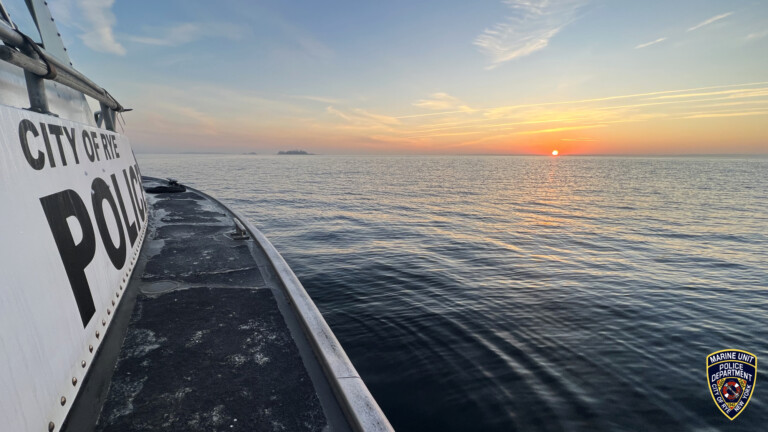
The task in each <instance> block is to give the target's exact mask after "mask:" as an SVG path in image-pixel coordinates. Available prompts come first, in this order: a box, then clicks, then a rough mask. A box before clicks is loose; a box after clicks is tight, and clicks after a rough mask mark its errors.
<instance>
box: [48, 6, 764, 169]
mask: <svg viewBox="0 0 768 432" xmlns="http://www.w3.org/2000/svg"><path fill="white" fill-rule="evenodd" d="M49 4H50V6H51V9H52V13H53V16H54V17H55V18H56V23H57V24H58V25H59V30H60V32H61V33H62V37H63V39H64V43H65V45H66V46H67V47H68V48H69V53H70V55H71V57H72V59H73V62H74V64H75V67H76V68H77V69H78V70H80V71H82V72H83V73H84V74H86V75H87V76H89V77H91V78H92V79H93V80H94V81H95V82H97V83H99V84H100V85H102V86H104V87H105V88H107V90H109V91H110V93H111V94H113V95H114V96H115V97H116V98H117V99H118V100H119V101H120V102H121V103H122V104H123V105H124V106H126V107H130V108H133V109H134V110H133V111H131V112H128V113H125V114H124V116H123V118H124V120H125V123H126V125H125V132H126V135H127V136H128V137H129V139H130V140H131V142H132V144H133V146H134V148H135V149H136V151H137V152H198V151H199V152H256V153H263V154H271V153H275V152H277V151H279V150H290V149H304V150H307V151H310V152H314V153H323V154H549V153H550V152H551V151H552V150H553V149H558V150H559V151H560V154H561V155H578V154H629V155H634V154H766V153H768V55H766V54H768V2H766V1H763V0H727V1H723V0H720V1H714V0H667V1H655V0H649V1H635V0H633V1H629V0H627V1H624V0H591V1H590V0H504V1H501V0H476V1H466V0H464V1H456V0H440V1H431V0H429V1H427V0H424V1H413V0H408V1H405V0H390V1H387V2H369V1H359V0H358V1H338V0H327V1H323V2H318V1H306V0H305V1H295V0H279V1H278V0H274V1H273V0H264V1H258V0H216V1H200V0H164V1H152V2H150V1H143V0H130V1H128V0H49Z"/></svg>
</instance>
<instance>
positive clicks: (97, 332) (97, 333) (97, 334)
mask: <svg viewBox="0 0 768 432" xmlns="http://www.w3.org/2000/svg"><path fill="white" fill-rule="evenodd" d="M99 334H100V333H99V331H98V330H96V339H98V338H99Z"/></svg>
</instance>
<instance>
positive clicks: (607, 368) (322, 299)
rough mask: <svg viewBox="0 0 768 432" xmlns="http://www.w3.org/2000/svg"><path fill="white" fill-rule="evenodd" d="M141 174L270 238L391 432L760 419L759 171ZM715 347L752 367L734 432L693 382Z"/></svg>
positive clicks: (552, 163) (765, 401) (308, 165)
mask: <svg viewBox="0 0 768 432" xmlns="http://www.w3.org/2000/svg"><path fill="white" fill-rule="evenodd" d="M139 162H140V164H141V167H142V171H143V173H144V174H145V175H155V176H164V177H165V176H171V177H175V178H178V179H180V180H181V181H182V182H184V183H187V184H189V185H192V186H195V187H197V188H200V189H203V190H204V191H206V192H208V193H210V194H212V195H214V196H216V197H218V198H220V199H222V200H223V201H224V202H226V203H228V204H230V205H231V206H233V207H234V208H236V209H237V210H239V211H241V212H243V213H244V214H245V215H246V216H247V217H248V218H250V220H251V221H252V222H253V223H254V224H255V225H256V226H257V227H259V228H260V229H261V230H262V231H263V232H264V233H265V234H266V235H267V236H268V237H269V238H270V240H271V241H272V242H273V243H274V244H275V246H276V247H277V248H278V250H280V251H281V253H282V254H283V255H284V257H285V258H286V260H287V261H288V263H289V264H290V265H291V267H292V268H293V270H294V271H295V273H296V274H297V275H298V277H299V279H301V281H302V282H303V284H304V286H305V287H306V289H307V290H308V291H309V293H310V294H311V295H312V297H313V299H314V300H315V302H316V303H317V305H318V307H319V308H320V310H321V311H322V312H323V315H324V316H325V318H326V320H327V321H328V323H329V324H330V326H331V328H332V329H333V330H334V332H335V333H336V335H337V337H338V338H339V340H340V341H341V342H342V344H343V345H344V348H345V349H346V351H347V353H348V354H349V356H350V358H351V359H352V361H353V363H354V364H355V366H356V367H357V369H358V371H359V372H360V373H361V375H362V377H363V379H364V380H365V382H366V383H367V384H368V386H369V388H370V389H371V392H372V393H373V395H374V396H375V397H376V399H377V400H378V402H379V403H380V404H381V406H382V408H383V410H384V411H385V413H386V414H387V416H388V417H389V419H390V421H391V422H392V424H393V426H395V428H396V429H398V430H399V431H426V430H430V431H468V430H489V431H490V430H494V431H512V430H522V431H541V430H577V431H582V430H583V431H590V432H593V431H602V430H605V431H614V430H633V431H634V430H675V431H678V430H726V429H727V430H765V424H766V423H768V410H766V408H767V407H768V383H766V380H765V377H766V376H765V374H764V373H763V372H762V371H763V370H764V369H763V368H764V366H761V364H762V363H760V362H762V361H765V360H768V159H751V160H750V159H715V158H712V159H707V158H698V159H697V158H679V159H678V158H565V157H561V158H550V157H541V158H538V157H330V156H210V155H205V156H197V155H194V156H190V155H186V156H155V155H139ZM725 348H740V349H744V350H747V351H750V352H752V353H754V354H756V355H757V356H758V358H759V363H758V369H759V370H760V372H759V373H758V379H757V382H758V383H757V385H756V391H755V394H754V397H752V399H751V402H750V404H749V406H748V408H747V409H746V410H745V412H744V414H743V415H741V416H740V417H739V418H737V419H736V420H735V421H733V422H730V421H729V420H727V419H726V418H725V416H723V415H722V414H721V413H720V412H719V411H718V410H717V408H716V407H715V404H714V402H713V401H712V397H711V396H710V394H709V393H708V383H707V378H706V372H705V357H706V355H707V354H708V353H710V352H713V351H717V350H720V349H725ZM764 359H765V360H764Z"/></svg>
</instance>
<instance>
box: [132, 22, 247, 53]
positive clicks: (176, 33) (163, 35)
mask: <svg viewBox="0 0 768 432" xmlns="http://www.w3.org/2000/svg"><path fill="white" fill-rule="evenodd" d="M248 32H249V29H248V28H246V27H244V26H239V25H237V24H233V23H222V22H209V23H195V22H187V23H180V24H176V25H173V26H170V27H156V28H151V29H148V33H150V34H151V36H136V35H131V36H126V37H125V38H126V39H127V40H130V41H132V42H137V43H142V44H147V45H158V46H171V47H175V46H179V45H184V44H188V43H190V42H195V41H197V40H200V39H203V38H223V39H229V40H239V39H242V38H244V37H245V36H247V35H248Z"/></svg>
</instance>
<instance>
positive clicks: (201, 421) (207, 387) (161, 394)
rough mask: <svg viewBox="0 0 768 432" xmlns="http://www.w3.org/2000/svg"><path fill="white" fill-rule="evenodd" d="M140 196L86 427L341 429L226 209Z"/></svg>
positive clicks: (186, 197) (181, 196)
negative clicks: (135, 244) (135, 250)
mask: <svg viewBox="0 0 768 432" xmlns="http://www.w3.org/2000/svg"><path fill="white" fill-rule="evenodd" d="M146 185H147V181H145V186H146ZM147 199H148V201H149V202H150V209H151V211H150V228H151V230H150V232H149V234H148V237H147V245H146V247H145V254H146V255H147V256H148V257H147V260H146V264H145V265H144V266H143V269H142V270H143V273H142V274H141V276H140V283H139V284H138V286H137V287H136V288H135V289H137V290H138V291H139V293H138V296H137V299H136V305H135V307H134V310H133V313H132V315H131V318H130V323H129V325H128V329H127V331H126V336H125V340H124V342H123V346H122V349H121V351H120V354H119V357H118V360H117V364H116V367H115V371H114V374H113V376H112V382H111V385H110V390H109V394H108V396H107V399H106V402H105V404H104V407H103V409H102V411H101V415H100V417H99V421H98V424H97V427H96V429H97V430H99V431H139V430H141V431H144V430H185V431H197V430H200V431H203V430H204V431H211V430H222V431H224V430H227V431H236V430H243V431H253V430H268V431H272V430H274V431H280V430H289V431H294V430H307V431H316V430H328V429H332V430H345V429H347V425H346V423H345V422H343V421H342V422H340V421H339V418H340V417H341V414H340V413H341V411H340V409H339V408H338V406H335V403H334V401H333V400H332V396H331V397H330V398H329V395H330V390H329V388H328V386H327V383H324V381H323V379H322V378H321V377H319V376H318V373H319V371H320V368H319V365H317V364H315V363H316V361H315V360H314V357H313V356H312V355H311V354H310V355H309V356H308V355H307V352H309V351H308V349H309V347H308V346H305V345H306V341H303V340H302V338H301V337H297V335H296V328H297V327H296V325H295V323H292V321H293V320H294V319H292V317H290V316H287V317H284V316H283V314H282V313H281V312H283V313H284V312H285V310H286V309H288V308H286V307H285V306H284V305H285V299H284V298H283V297H282V294H281V293H280V291H279V289H277V288H276V287H275V284H274V283H272V282H270V281H272V280H274V277H273V276H272V275H270V274H268V273H269V272H268V271H265V266H263V265H260V264H259V262H260V260H261V259H260V257H259V250H258V248H255V247H254V243H253V240H251V239H248V240H235V239H233V238H232V236H231V235H230V233H231V232H232V231H233V222H232V215H231V214H230V213H229V212H228V210H227V209H226V208H224V207H222V206H220V205H219V204H218V203H215V202H213V201H211V200H208V199H207V198H206V197H204V196H202V195H200V194H197V193H195V192H184V193H178V194H158V195H150V194H148V195H147ZM286 318H287V321H286ZM291 324H292V325H291ZM302 355H303V356H304V358H302ZM318 388H319V389H320V391H319V394H320V395H321V397H320V398H319V397H318ZM321 399H323V400H324V402H322V403H321Z"/></svg>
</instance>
